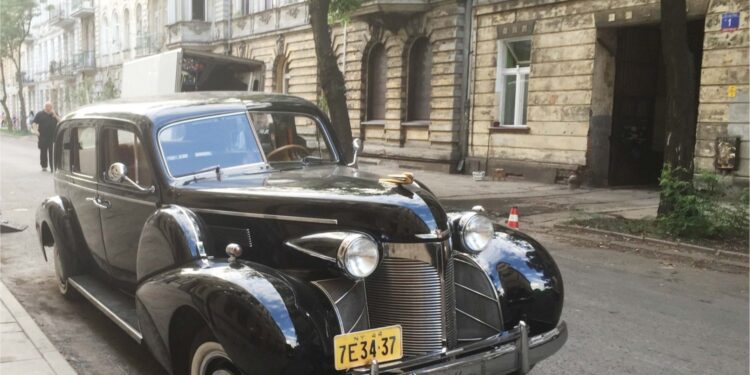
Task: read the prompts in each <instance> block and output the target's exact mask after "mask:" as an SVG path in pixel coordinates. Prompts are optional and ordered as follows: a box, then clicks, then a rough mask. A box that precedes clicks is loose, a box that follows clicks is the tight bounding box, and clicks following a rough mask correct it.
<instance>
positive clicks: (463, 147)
mask: <svg viewBox="0 0 750 375" xmlns="http://www.w3.org/2000/svg"><path fill="white" fill-rule="evenodd" d="M464 16H465V17H466V18H465V20H464V50H463V53H464V54H463V64H464V71H463V74H462V75H461V77H462V80H461V112H460V113H461V122H460V126H459V130H458V164H457V165H456V171H457V172H462V171H463V169H464V163H465V161H466V157H467V155H468V150H469V145H468V143H469V110H470V108H471V106H470V103H469V87H470V86H469V84H470V77H469V75H470V74H471V70H470V65H471V64H470V61H469V57H470V56H471V48H472V45H471V37H472V34H473V30H472V28H473V25H472V21H473V20H474V2H473V0H466V8H465V14H464Z"/></svg>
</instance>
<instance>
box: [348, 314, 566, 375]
mask: <svg viewBox="0 0 750 375" xmlns="http://www.w3.org/2000/svg"><path fill="white" fill-rule="evenodd" d="M567 339H568V328H567V325H566V324H565V322H560V324H559V325H558V326H557V327H556V328H554V329H552V330H549V331H547V332H545V333H542V334H540V335H537V336H533V337H529V336H528V327H527V326H526V324H525V323H524V322H521V323H520V324H519V325H518V326H516V327H515V328H514V329H512V330H510V331H506V332H503V333H501V334H498V335H496V336H492V337H489V338H487V339H484V340H482V341H479V342H475V343H471V344H468V345H465V346H462V347H460V348H457V349H454V350H451V351H446V352H442V353H436V354H431V355H426V356H422V357H417V358H413V359H407V360H404V361H396V362H390V363H384V364H382V365H378V364H373V365H372V366H371V367H369V368H358V369H354V370H353V371H352V373H353V374H372V375H374V374H378V373H380V374H391V373H398V374H402V373H409V374H457V373H463V374H510V373H519V374H525V373H526V372H528V371H529V369H530V368H531V366H533V365H534V364H536V363H537V362H539V361H541V360H543V359H545V358H547V357H549V356H551V355H552V354H555V352H557V351H558V350H559V349H560V348H561V347H562V346H563V344H565V341H566V340H567Z"/></svg>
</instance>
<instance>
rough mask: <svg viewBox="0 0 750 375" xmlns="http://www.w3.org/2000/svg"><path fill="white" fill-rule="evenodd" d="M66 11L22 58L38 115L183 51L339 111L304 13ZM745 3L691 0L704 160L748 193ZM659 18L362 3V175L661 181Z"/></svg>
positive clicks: (53, 8)
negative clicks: (253, 72)
mask: <svg viewBox="0 0 750 375" xmlns="http://www.w3.org/2000/svg"><path fill="white" fill-rule="evenodd" d="M54 1H55V0H48V2H47V4H48V5H47V8H46V9H44V10H43V12H42V15H41V16H40V20H35V22H36V24H37V25H38V26H39V27H36V28H35V35H34V36H33V37H32V38H30V40H29V43H27V50H26V52H25V56H26V58H25V60H24V61H25V62H26V63H27V64H28V68H27V69H28V71H27V73H28V74H27V75H28V76H29V77H31V78H30V79H29V81H30V82H25V83H24V84H25V85H26V87H27V88H28V90H29V95H28V98H27V99H28V100H29V101H30V104H32V106H31V108H40V106H39V105H40V104H41V103H42V102H43V101H44V100H48V99H52V100H55V101H56V102H58V103H62V104H59V105H58V107H61V108H63V109H70V108H72V107H75V106H76V105H80V104H83V103H87V102H89V101H92V100H98V99H103V98H109V97H113V96H117V94H118V90H119V87H120V71H121V66H122V63H123V62H124V61H127V60H129V59H133V58H138V57H142V56H147V55H150V54H154V53H158V52H161V51H165V50H167V49H173V48H185V49H194V50H201V51H207V52H213V53H220V54H231V55H234V56H239V57H244V58H248V59H253V60H257V61H261V62H263V64H264V65H265V72H264V74H262V76H260V77H256V78H255V79H254V80H253V82H252V84H251V85H250V88H249V89H251V90H258V91H274V92H283V93H289V94H292V95H297V96H301V97H304V98H306V99H309V100H311V101H314V102H318V103H319V104H321V105H325V103H324V102H323V100H322V96H321V93H320V91H319V82H318V77H317V60H316V57H315V49H314V42H313V37H312V32H311V29H310V26H309V16H308V13H307V12H308V9H307V4H306V3H305V2H304V1H299V0H114V1H97V0H92V1H90V2H87V1H85V0H57V3H56V4H52V3H53V2H54ZM749 6H750V5H748V3H747V2H746V1H744V0H688V9H687V10H686V12H687V14H688V18H689V24H688V34H689V45H690V49H691V52H692V53H693V55H694V56H695V61H694V62H695V64H696V66H697V68H698V69H699V70H698V71H699V74H698V77H697V79H696V82H693V84H695V86H696V87H697V89H698V95H697V97H696V98H695V100H696V106H697V111H698V112H697V117H698V123H697V132H696V137H697V144H696V148H695V164H696V167H697V168H699V169H702V170H717V167H718V168H719V170H721V171H726V172H727V173H728V174H730V175H732V176H733V178H734V179H735V180H736V181H738V182H741V183H747V182H748V162H749V161H750V160H748V155H749V154H750V153H749V152H748V149H749V147H750V144H749V143H748V141H749V140H750V135H749V134H748V132H749V130H748V129H749V128H750V124H748V121H749V120H748V117H749V114H748V101H749V100H748V70H749V64H748V44H749V43H750V35H749V33H748V30H749V29H748V22H750V20H748V8H749ZM45 12H46V13H45ZM659 13H660V10H659V2H658V0H475V1H469V0H463V1H456V0H451V1H445V0H415V1H409V2H402V1H391V0H373V1H365V2H364V3H363V4H362V6H361V7H360V8H359V9H358V10H357V11H355V12H354V14H352V15H351V17H350V18H349V19H348V20H347V21H345V22H341V23H338V24H337V25H335V26H334V27H333V43H334V49H335V51H336V53H337V57H338V59H339V66H340V67H341V69H342V72H343V73H344V76H345V79H346V88H347V98H348V101H349V114H350V118H351V120H352V127H353V131H354V135H355V136H358V137H361V138H363V139H364V140H365V144H366V147H365V154H366V155H365V156H366V158H365V161H368V160H370V161H376V160H382V159H390V160H392V161H394V162H395V163H398V165H399V166H400V167H401V168H428V169H436V170H442V171H446V172H447V171H461V172H464V173H467V172H471V171H476V170H483V171H486V172H488V173H489V174H492V173H494V172H495V170H496V169H503V171H504V172H505V173H510V174H517V175H523V176H524V177H526V178H530V179H536V180H542V181H548V182H553V181H559V180H564V179H566V178H567V177H568V176H569V175H570V174H572V173H576V174H578V175H580V176H582V178H583V179H584V180H585V181H588V182H589V183H591V184H594V185H604V186H615V185H639V184H654V183H655V181H656V176H658V173H659V169H660V166H661V163H662V159H663V145H664V141H665V137H666V134H665V131H664V126H663V124H664V114H665V108H666V103H667V100H666V94H665V77H666V74H667V73H668V72H667V71H666V70H665V68H664V64H663V58H662V54H661V45H660V40H661V36H660V33H659V27H658V26H659V22H660V14H659ZM63 15H65V17H63ZM44 17H47V18H46V19H45V18H44ZM89 57H91V58H89ZM89 63H90V64H89ZM63 67H64V68H63ZM733 147H735V148H736V149H734V148H733ZM733 150H734V151H733ZM733 152H734V155H735V158H734V159H732V158H731V156H732V154H733Z"/></svg>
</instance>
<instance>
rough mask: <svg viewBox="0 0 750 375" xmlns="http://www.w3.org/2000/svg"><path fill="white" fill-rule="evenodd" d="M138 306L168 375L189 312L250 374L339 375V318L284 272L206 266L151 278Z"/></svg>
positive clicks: (203, 263) (148, 338) (146, 337)
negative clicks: (182, 313) (177, 323)
mask: <svg viewBox="0 0 750 375" xmlns="http://www.w3.org/2000/svg"><path fill="white" fill-rule="evenodd" d="M136 298H137V301H138V303H137V306H138V314H139V320H140V322H141V329H142V331H143V337H144V340H145V341H146V343H147V344H148V346H149V347H151V348H152V349H154V352H155V353H156V354H157V356H161V357H162V358H160V361H161V362H162V363H163V364H165V365H166V366H167V367H168V368H169V367H170V366H169V364H170V363H171V354H170V351H171V349H170V348H169V342H170V340H169V337H170V332H169V328H170V322H171V320H172V319H173V317H174V314H175V312H176V311H177V310H178V309H181V308H184V307H185V306H187V307H190V308H191V309H193V310H194V311H196V312H197V313H198V314H199V315H200V316H201V317H202V319H203V320H204V322H205V323H206V325H207V326H208V327H209V328H210V330H211V331H212V332H213V333H214V335H215V336H216V338H217V340H218V341H219V342H220V343H221V344H222V346H223V347H224V348H225V350H226V351H227V353H228V354H229V356H230V357H231V358H232V360H233V361H234V362H235V364H236V365H237V366H238V367H240V369H241V370H242V371H243V372H245V373H249V374H267V373H279V374H307V373H330V372H333V366H332V365H333V360H332V358H333V354H332V342H333V336H334V335H336V334H337V333H338V329H339V327H338V322H337V320H336V318H335V314H334V313H333V312H332V311H331V309H330V306H329V305H327V303H326V302H325V301H324V300H323V299H322V296H320V294H319V293H318V292H317V291H315V290H313V288H312V286H310V285H309V284H308V283H305V282H303V281H300V280H297V279H294V278H290V277H288V276H285V275H284V274H282V273H280V272H279V271H277V270H274V269H271V268H268V267H265V266H263V265H259V264H256V263H251V262H246V261H238V262H235V263H228V262H226V261H224V260H222V261H213V260H208V259H203V260H199V261H195V262H192V264H190V265H189V266H188V265H186V266H183V267H180V268H177V269H173V270H170V271H167V272H165V273H163V274H160V275H157V276H154V277H151V278H149V279H148V280H146V281H145V282H143V283H142V284H141V286H140V287H139V288H138V291H137V292H136ZM158 353H162V354H161V355H159V354H158Z"/></svg>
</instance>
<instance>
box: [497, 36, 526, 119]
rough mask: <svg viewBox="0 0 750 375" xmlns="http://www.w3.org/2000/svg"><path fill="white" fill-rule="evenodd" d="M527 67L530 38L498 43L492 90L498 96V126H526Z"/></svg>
mask: <svg viewBox="0 0 750 375" xmlns="http://www.w3.org/2000/svg"><path fill="white" fill-rule="evenodd" d="M530 67H531V37H523V38H514V39H506V40H501V41H499V42H498V56H497V82H496V85H495V92H496V93H497V98H498V114H499V116H498V122H499V123H500V125H501V126H525V125H526V108H527V106H526V99H527V98H528V94H529V70H530Z"/></svg>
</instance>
